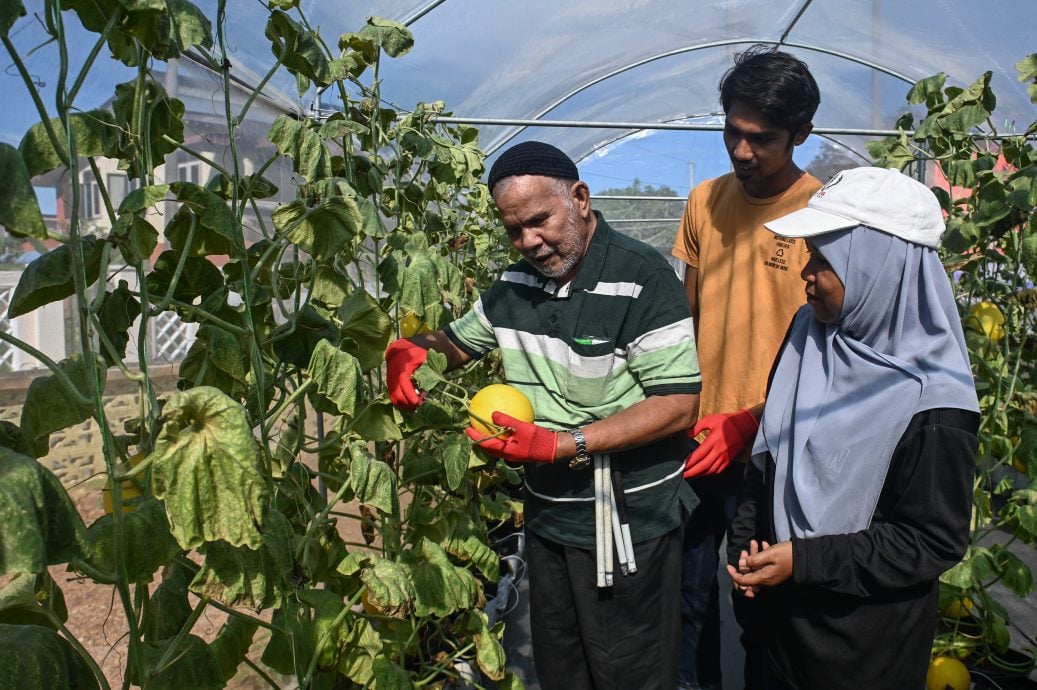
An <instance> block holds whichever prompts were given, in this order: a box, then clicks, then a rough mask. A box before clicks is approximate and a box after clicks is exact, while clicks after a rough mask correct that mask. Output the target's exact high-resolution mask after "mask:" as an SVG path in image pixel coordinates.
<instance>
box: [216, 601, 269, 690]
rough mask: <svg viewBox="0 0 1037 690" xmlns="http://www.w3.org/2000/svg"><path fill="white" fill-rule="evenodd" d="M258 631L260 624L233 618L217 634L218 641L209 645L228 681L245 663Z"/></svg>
mask: <svg viewBox="0 0 1037 690" xmlns="http://www.w3.org/2000/svg"><path fill="white" fill-rule="evenodd" d="M258 629H259V624H258V623H253V622H252V621H250V620H246V619H244V618H242V617H240V616H231V617H230V619H229V620H228V621H227V622H226V623H224V624H223V627H222V628H220V631H219V632H218V633H216V639H214V640H213V641H212V644H211V645H209V649H211V650H212V654H213V656H214V657H216V661H217V662H218V663H219V665H220V670H222V671H223V677H224V678H226V679H227V680H230V679H231V678H233V677H234V675H235V674H236V673H237V671H238V667H239V666H241V664H242V663H243V662H244V661H245V657H246V656H247V655H248V650H249V648H250V647H251V646H252V639H253V638H254V637H255V636H256V631H257V630H258Z"/></svg>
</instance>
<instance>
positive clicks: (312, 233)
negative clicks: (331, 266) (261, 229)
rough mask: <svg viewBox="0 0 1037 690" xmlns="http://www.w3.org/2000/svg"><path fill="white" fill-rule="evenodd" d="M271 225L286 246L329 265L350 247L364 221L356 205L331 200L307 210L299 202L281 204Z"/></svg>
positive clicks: (351, 202) (344, 198) (354, 203)
mask: <svg viewBox="0 0 1037 690" xmlns="http://www.w3.org/2000/svg"><path fill="white" fill-rule="evenodd" d="M273 221H274V226H275V227H276V228H277V232H278V234H280V235H282V236H283V237H284V238H286V239H287V240H288V241H289V242H291V243H292V244H294V245H296V246H297V247H299V248H300V249H302V250H303V251H305V252H306V253H307V254H309V255H311V256H313V257H316V258H318V259H321V260H323V261H329V262H330V261H331V260H332V259H334V258H335V256H336V255H338V254H339V253H340V252H342V250H343V249H345V248H346V247H347V245H349V244H350V242H351V241H352V239H353V237H354V236H355V235H356V233H357V232H358V231H359V230H360V227H361V225H362V223H363V217H362V216H361V215H360V209H359V207H358V206H357V205H356V202H355V201H353V200H352V199H350V198H348V197H334V198H331V199H327V200H326V201H322V202H321V203H319V204H317V205H315V206H307V204H306V202H304V201H303V200H301V199H297V200H296V201H292V202H289V203H287V204H282V205H281V206H280V207H278V209H277V210H276V211H274V213H273ZM346 258H347V260H348V258H350V257H346Z"/></svg>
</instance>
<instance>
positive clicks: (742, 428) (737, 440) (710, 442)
mask: <svg viewBox="0 0 1037 690" xmlns="http://www.w3.org/2000/svg"><path fill="white" fill-rule="evenodd" d="M759 428H760V422H759V420H758V419H756V417H754V416H753V414H752V412H750V411H749V410H738V412H718V413H717V414H711V415H707V416H705V417H703V418H702V419H700V420H699V421H698V424H696V425H695V427H694V428H693V429H692V430H691V431H689V432H688V436H689V437H690V438H694V437H696V436H698V435H699V434H701V433H702V432H703V431H708V432H709V433H708V434H707V435H706V440H704V441H703V442H702V443H701V444H700V445H699V447H698V448H696V449H695V450H693V451H692V452H691V455H689V456H688V457H687V459H686V460H685V461H684V477H685V478H686V479H690V478H692V477H701V476H704V475H708V474H717V473H718V472H722V471H723V470H724V468H725V467H727V466H728V465H730V464H731V460H733V459H734V458H735V456H737V455H738V454H739V453H740V452H742V448H745V444H746V443H748V442H749V441H751V440H752V439H753V437H755V436H756V430H757V429H759Z"/></svg>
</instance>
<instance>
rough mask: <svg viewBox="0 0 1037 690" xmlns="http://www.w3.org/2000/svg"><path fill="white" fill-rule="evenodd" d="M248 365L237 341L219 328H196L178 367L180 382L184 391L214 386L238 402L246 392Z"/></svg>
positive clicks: (205, 326) (208, 326) (206, 326)
mask: <svg viewBox="0 0 1037 690" xmlns="http://www.w3.org/2000/svg"><path fill="white" fill-rule="evenodd" d="M248 361H249V359H248V356H247V355H246V353H245V352H244V350H242V349H241V344H240V343H239V342H238V340H237V338H235V337H234V336H233V335H231V334H230V333H228V332H227V331H225V330H223V329H222V328H219V327H218V326H212V325H209V324H205V325H203V326H200V327H199V328H198V333H197V335H196V336H195V341H194V342H193V343H192V344H191V348H190V349H189V350H188V351H187V354H186V355H185V356H184V359H183V361H182V362H181V363H180V378H181V379H182V380H183V381H184V382H185V383H186V386H187V387H192V386H213V387H214V388H218V389H220V390H221V391H223V392H224V393H226V394H227V395H229V396H231V397H233V398H241V397H243V396H244V394H245V392H246V391H247V390H248V383H247V381H246V374H247V373H248V371H247V367H248Z"/></svg>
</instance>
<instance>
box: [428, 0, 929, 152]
mask: <svg viewBox="0 0 1037 690" xmlns="http://www.w3.org/2000/svg"><path fill="white" fill-rule="evenodd" d="M440 1H441V2H442V1H445V0H440ZM754 44H764V45H776V46H785V47H789V48H800V49H802V50H809V51H812V52H815V53H822V54H825V55H831V56H833V57H837V58H841V59H843V60H849V61H850V62H855V63H857V64H859V65H863V66H865V67H869V68H871V69H874V70H877V71H879V72H881V73H883V74H887V75H889V76H891V77H893V78H895V79H899V80H901V81H903V82H906V83H908V84H910V85H912V86H913V85H914V84H915V80H914V79H912V78H911V77H909V76H907V75H906V74H902V73H900V72H898V71H896V70H894V69H892V68H889V67H886V66H884V65H880V64H879V63H877V62H873V61H871V60H866V59H864V58H859V57H856V56H854V55H850V54H849V53H844V52H842V51H839V50H831V49H829V48H823V47H821V46H815V45H810V44H806V43H787V42H782V41H780V40H778V41H776V40H774V39H770V38H767V39H745V38H731V39H726V40H723V41H710V42H709V43H699V44H695V45H690V46H685V47H683V48H675V49H674V50H668V51H666V52H664V53H659V54H657V55H651V56H649V57H646V58H642V59H640V60H636V61H634V62H631V63H630V64H627V65H624V66H622V67H618V68H616V69H614V70H612V71H611V72H608V73H607V74H603V75H601V76H600V77H596V78H594V79H592V80H590V81H588V82H586V83H584V84H581V85H580V86H578V87H576V88H575V89H573V90H571V91H569V92H568V93H566V94H564V95H562V96H560V97H559V98H557V99H555V100H554V101H553V102H552V103H550V104H548V105H547V106H546V107H544V108H541V109H540V110H539V111H538V112H537V113H535V114H534V115H533V116H532V118H530V119H533V120H536V119H539V118H541V117H543V116H544V115H546V114H548V113H549V112H551V111H552V110H554V109H555V108H557V107H558V106H560V105H562V104H563V103H565V102H566V101H568V100H569V99H570V98H573V97H574V96H577V95H578V94H580V93H582V92H584V91H586V90H587V89H589V88H591V87H593V86H597V85H598V84H600V83H602V82H603V81H606V80H608V79H611V78H612V77H617V76H619V75H621V74H623V73H625V72H629V71H630V70H634V69H637V68H638V67H643V66H644V65H647V64H649V63H652V62H656V61H658V60H664V59H666V58H670V57H674V56H676V55H683V54H685V53H692V52H695V51H698V50H706V49H709V48H723V47H725V46H731V45H754ZM524 129H525V127H520V128H519V129H516V130H515V131H514V132H512V133H511V134H509V135H507V136H505V137H504V138H503V139H502V140H501V141H500V143H498V144H496V145H495V146H494V147H493V149H492V150H490V151H487V153H488V154H491V155H492V154H493V153H496V152H497V151H498V150H499V149H500V148H501V147H502V146H504V145H505V144H507V143H508V142H509V141H511V140H512V139H514V138H515V137H517V136H518V135H519V134H520V133H522V131H523V130H524Z"/></svg>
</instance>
